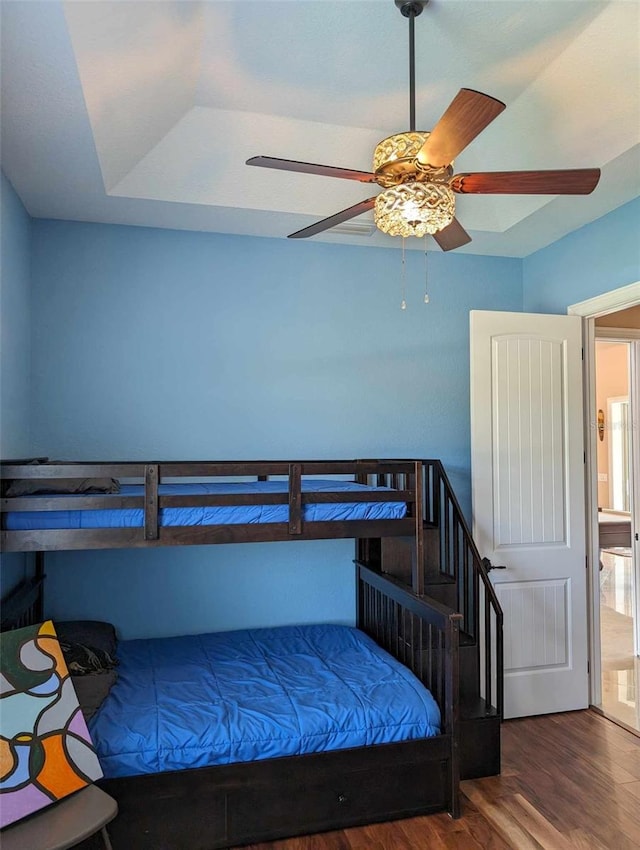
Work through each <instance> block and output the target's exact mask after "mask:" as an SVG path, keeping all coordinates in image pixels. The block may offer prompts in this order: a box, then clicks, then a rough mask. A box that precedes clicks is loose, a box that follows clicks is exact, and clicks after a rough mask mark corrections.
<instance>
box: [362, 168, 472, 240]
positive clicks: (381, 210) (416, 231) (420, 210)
mask: <svg viewBox="0 0 640 850" xmlns="http://www.w3.org/2000/svg"><path fill="white" fill-rule="evenodd" d="M455 214H456V200H455V195H454V194H453V192H452V191H451V189H450V188H449V187H448V186H447V185H446V184H444V183H423V182H419V181H416V182H413V183H402V184H401V185H400V186H393V187H392V188H390V189H385V190H384V192H380V194H379V195H378V196H377V197H376V203H375V208H374V211H373V217H374V219H375V223H376V227H378V228H379V229H380V230H382V232H383V233H388V234H389V236H419V237H421V236H424V235H425V233H430V234H432V233H437V232H438V231H439V230H444V228H445V227H447V226H448V225H449V224H451V222H452V221H453V219H454V216H455Z"/></svg>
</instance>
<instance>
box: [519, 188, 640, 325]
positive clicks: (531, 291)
mask: <svg viewBox="0 0 640 850" xmlns="http://www.w3.org/2000/svg"><path fill="white" fill-rule="evenodd" d="M637 281H640V198H636V199H635V200H633V201H630V202H629V203H628V204H625V205H624V206H622V207H618V209H616V210H613V212H610V213H608V215H605V216H603V217H602V218H599V219H598V220H597V221H594V222H592V223H591V224H587V225H585V226H584V227H581V228H580V230H576V231H574V232H573V233H569V234H568V235H567V236H565V237H564V238H563V239H559V240H558V241H557V242H554V244H553V245H550V246H549V247H548V248H544V249H543V250H541V251H537V252H536V253H535V254H531V255H530V256H528V257H526V258H525V259H524V260H523V309H524V310H525V312H526V311H529V312H535V313H566V310H567V307H568V306H569V305H570V304H577V303H578V302H580V301H586V300H587V299H588V298H593V297H595V296H596V295H601V294H602V293H603V292H610V291H611V290H612V289H618V288H619V287H621V286H627V284H630V283H636V282H637Z"/></svg>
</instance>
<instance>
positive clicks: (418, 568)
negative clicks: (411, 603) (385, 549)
mask: <svg viewBox="0 0 640 850" xmlns="http://www.w3.org/2000/svg"><path fill="white" fill-rule="evenodd" d="M414 470H415V471H414V474H413V477H414V479H415V480H414V489H415V493H416V501H415V504H414V506H413V510H414V513H415V517H414V520H415V529H416V533H415V538H416V544H415V545H416V551H415V559H414V561H413V563H412V569H411V571H412V576H411V583H412V586H413V592H414V593H417V594H418V596H423V595H424V518H423V517H424V478H423V470H424V465H423V463H422V461H421V460H417V461H416V462H415V463H414Z"/></svg>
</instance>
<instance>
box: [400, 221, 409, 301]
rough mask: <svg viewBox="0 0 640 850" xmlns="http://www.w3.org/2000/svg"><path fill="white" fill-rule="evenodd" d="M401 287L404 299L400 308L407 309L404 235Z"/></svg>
mask: <svg viewBox="0 0 640 850" xmlns="http://www.w3.org/2000/svg"><path fill="white" fill-rule="evenodd" d="M400 279H401V288H402V301H401V302H400V309H401V310H406V309H407V284H406V270H405V258H404V236H403V237H402V272H401V276H400Z"/></svg>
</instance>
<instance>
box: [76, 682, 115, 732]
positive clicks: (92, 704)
mask: <svg viewBox="0 0 640 850" xmlns="http://www.w3.org/2000/svg"><path fill="white" fill-rule="evenodd" d="M117 678H118V674H117V673H116V671H115V670H107V671H106V672H105V673H96V675H95V676H72V677H71V680H72V681H73V687H74V689H75V692H76V696H77V697H78V702H79V703H80V708H81V709H82V713H83V715H84V719H85V720H87V721H88V720H89V719H90V718H91V717H93V715H94V714H95V713H96V711H97V710H98V709H99V708H100V706H101V705H102V703H103V702H104V701H105V699H106V698H107V696H108V695H109V691H110V690H111V688H112V687H113V686H114V685H115V683H116V680H117Z"/></svg>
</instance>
